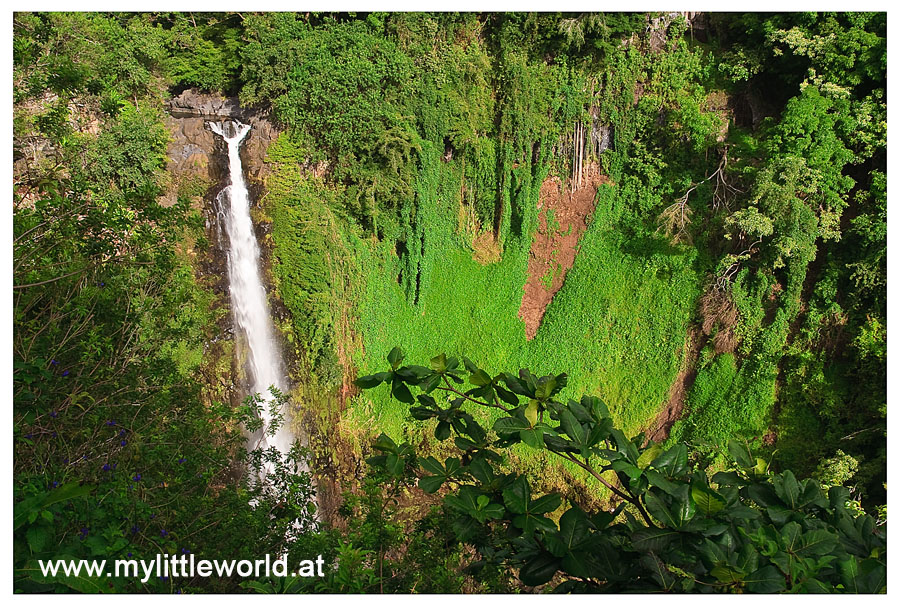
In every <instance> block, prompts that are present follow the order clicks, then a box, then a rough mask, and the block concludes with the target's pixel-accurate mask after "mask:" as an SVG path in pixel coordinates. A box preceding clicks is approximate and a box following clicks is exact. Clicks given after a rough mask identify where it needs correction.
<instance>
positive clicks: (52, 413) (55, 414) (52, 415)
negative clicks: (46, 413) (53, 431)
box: [50, 410, 59, 419]
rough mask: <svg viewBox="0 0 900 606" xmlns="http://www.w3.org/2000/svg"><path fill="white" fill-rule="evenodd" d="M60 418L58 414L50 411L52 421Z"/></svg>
mask: <svg viewBox="0 0 900 606" xmlns="http://www.w3.org/2000/svg"><path fill="white" fill-rule="evenodd" d="M58 416H59V413H58V412H56V411H55V410H51V411H50V418H51V419H55V418H56V417H58Z"/></svg>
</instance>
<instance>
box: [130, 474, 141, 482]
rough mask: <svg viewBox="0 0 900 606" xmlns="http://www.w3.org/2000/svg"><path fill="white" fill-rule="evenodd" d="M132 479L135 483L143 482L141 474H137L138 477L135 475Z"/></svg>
mask: <svg viewBox="0 0 900 606" xmlns="http://www.w3.org/2000/svg"><path fill="white" fill-rule="evenodd" d="M131 479H132V480H134V481H135V482H140V481H141V474H137V475H135V476H134V477H133V478H131Z"/></svg>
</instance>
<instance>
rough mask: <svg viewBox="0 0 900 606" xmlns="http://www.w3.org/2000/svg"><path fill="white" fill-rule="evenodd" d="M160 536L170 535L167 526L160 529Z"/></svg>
mask: <svg viewBox="0 0 900 606" xmlns="http://www.w3.org/2000/svg"><path fill="white" fill-rule="evenodd" d="M159 536H161V537H167V536H169V533H168V531H167V530H166V529H165V528H163V529H162V530H160V531H159Z"/></svg>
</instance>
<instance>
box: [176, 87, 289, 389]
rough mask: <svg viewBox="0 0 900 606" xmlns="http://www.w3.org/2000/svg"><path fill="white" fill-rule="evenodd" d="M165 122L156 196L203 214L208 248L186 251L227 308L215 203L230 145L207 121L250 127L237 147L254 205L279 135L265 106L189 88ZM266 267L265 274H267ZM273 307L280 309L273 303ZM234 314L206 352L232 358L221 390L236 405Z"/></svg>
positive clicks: (223, 246)
mask: <svg viewBox="0 0 900 606" xmlns="http://www.w3.org/2000/svg"><path fill="white" fill-rule="evenodd" d="M167 109H168V115H167V116H166V118H165V124H166V126H167V127H168V129H169V131H170V132H171V134H172V139H171V141H170V142H169V147H168V150H167V166H166V169H167V172H168V174H169V184H168V187H167V191H166V194H165V195H164V196H163V198H162V199H161V200H160V203H161V204H163V205H171V204H174V203H175V201H176V200H177V198H178V196H183V197H187V198H189V199H190V200H191V202H192V204H193V206H194V208H196V209H197V210H200V211H201V212H202V213H203V215H204V216H205V218H206V238H207V240H208V242H209V248H207V249H205V250H203V251H195V250H188V254H190V255H192V256H194V257H195V268H196V270H197V273H198V278H199V280H200V282H201V283H202V284H204V285H205V286H206V287H207V288H210V289H211V290H212V291H213V292H214V293H216V295H217V298H218V302H217V303H216V305H220V306H223V307H225V308H228V307H230V293H229V284H228V265H227V263H228V236H227V235H226V233H225V231H224V225H223V224H222V222H221V220H220V218H221V216H222V214H223V211H224V209H221V208H220V207H219V203H218V201H217V195H218V193H219V192H220V191H221V190H222V188H223V187H225V186H226V185H227V184H228V148H227V145H226V144H225V142H224V141H223V140H222V138H221V137H219V136H218V135H216V134H215V133H213V132H212V131H211V130H210V129H209V127H208V126H207V122H221V121H224V120H240V121H241V122H242V123H244V124H249V125H250V127H251V130H250V132H249V133H248V135H247V138H246V139H245V140H244V143H243V145H242V146H241V161H242V163H243V166H244V172H245V178H246V179H247V185H248V187H249V189H250V194H251V206H256V204H257V203H258V201H259V200H260V199H261V198H262V192H263V183H264V180H265V176H266V172H267V167H266V164H265V156H266V150H267V149H268V147H269V144H270V143H271V142H272V141H273V140H274V139H275V137H277V136H278V132H279V131H278V130H277V129H276V128H275V126H274V125H273V124H272V122H270V121H269V120H268V115H267V113H266V112H265V111H261V110H257V109H249V108H243V107H241V106H240V104H239V103H238V100H237V99H235V98H224V97H219V96H216V95H208V94H201V93H198V92H196V91H193V90H187V91H185V92H184V93H182V94H181V95H179V96H177V97H175V98H173V99H172V100H170V101H169V102H168V108H167ZM267 229H268V226H267V225H257V226H256V231H257V239H258V240H260V242H261V243H263V242H264V240H263V238H260V236H262V235H263V234H264V233H265V232H266V231H267ZM261 252H262V257H263V258H262V264H263V267H264V268H267V267H268V266H269V263H270V251H269V250H268V249H267V247H266V246H263V247H262V251H261ZM267 273H268V272H265V274H264V275H267ZM273 307H274V309H273V311H275V312H276V315H278V312H279V311H281V312H282V314H283V313H284V310H283V309H282V308H281V307H279V306H273ZM233 324H234V323H233V318H232V315H231V314H230V313H226V314H223V316H222V317H221V318H220V320H219V322H218V325H219V326H218V328H219V330H218V335H219V336H218V337H216V338H215V339H214V340H213V342H211V343H210V344H209V347H208V351H207V355H208V356H210V357H211V358H216V359H227V358H228V357H230V358H231V371H230V373H227V378H224V377H223V378H224V381H225V383H224V384H223V388H224V395H225V397H226V398H228V399H230V400H231V402H232V403H233V404H235V405H237V404H239V403H240V401H241V399H242V397H243V395H244V393H245V392H246V390H245V389H243V388H242V387H241V386H240V383H241V379H240V377H242V374H243V373H242V360H238V359H237V356H233V355H232V354H231V352H232V348H231V346H230V345H228V343H233V340H234V336H235V335H234V325H233Z"/></svg>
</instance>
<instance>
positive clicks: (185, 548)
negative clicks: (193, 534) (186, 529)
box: [181, 547, 191, 553]
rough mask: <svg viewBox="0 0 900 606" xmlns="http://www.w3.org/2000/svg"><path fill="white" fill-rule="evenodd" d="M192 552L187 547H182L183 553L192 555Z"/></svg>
mask: <svg viewBox="0 0 900 606" xmlns="http://www.w3.org/2000/svg"><path fill="white" fill-rule="evenodd" d="M190 552H191V550H190V549H188V548H187V547H182V548H181V553H190Z"/></svg>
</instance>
